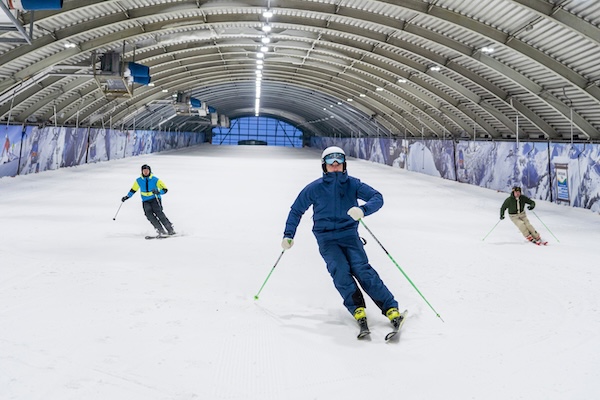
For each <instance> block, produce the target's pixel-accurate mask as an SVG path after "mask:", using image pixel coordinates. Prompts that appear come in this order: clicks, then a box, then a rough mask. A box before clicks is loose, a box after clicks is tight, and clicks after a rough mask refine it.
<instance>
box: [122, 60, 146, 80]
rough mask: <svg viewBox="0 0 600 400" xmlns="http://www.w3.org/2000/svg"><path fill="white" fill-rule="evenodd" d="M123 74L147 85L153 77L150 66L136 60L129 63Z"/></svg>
mask: <svg viewBox="0 0 600 400" xmlns="http://www.w3.org/2000/svg"><path fill="white" fill-rule="evenodd" d="M123 76H124V77H125V78H127V79H129V80H132V81H133V82H135V83H139V84H140V85H147V84H149V83H150V80H151V79H152V78H151V77H150V67H147V66H145V65H142V64H138V63H134V62H129V63H127V68H126V69H125V73H124V74H123Z"/></svg>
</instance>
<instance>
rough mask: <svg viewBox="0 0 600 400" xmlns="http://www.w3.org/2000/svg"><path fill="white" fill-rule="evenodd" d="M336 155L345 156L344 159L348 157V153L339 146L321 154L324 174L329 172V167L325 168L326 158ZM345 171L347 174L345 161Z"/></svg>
mask: <svg viewBox="0 0 600 400" xmlns="http://www.w3.org/2000/svg"><path fill="white" fill-rule="evenodd" d="M335 153H339V154H343V155H344V158H345V157H346V153H345V152H344V150H343V149H342V148H340V147H337V146H330V147H328V148H326V149H325V150H323V153H321V167H322V168H323V172H327V167H326V166H325V165H326V164H325V157H326V156H328V155H329V154H335ZM343 166H344V168H343V171H344V172H346V161H345V160H344V163H343Z"/></svg>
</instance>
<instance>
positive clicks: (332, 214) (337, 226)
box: [283, 172, 383, 241]
mask: <svg viewBox="0 0 600 400" xmlns="http://www.w3.org/2000/svg"><path fill="white" fill-rule="evenodd" d="M359 199H360V200H363V201H364V202H365V204H363V205H361V206H360V208H362V210H363V212H364V214H365V216H367V215H370V214H373V213H374V212H376V211H377V210H379V209H380V208H381V207H382V206H383V196H382V195H381V193H379V192H378V191H377V190H375V189H373V188H372V187H371V186H369V185H367V184H366V183H362V182H361V181H360V179H358V178H354V177H352V176H348V173H347V172H330V173H324V174H323V177H321V178H319V179H317V180H316V181H314V182H311V183H309V184H308V185H307V186H306V187H305V188H304V189H302V191H301V192H300V194H299V195H298V197H297V198H296V201H294V204H292V207H291V210H290V213H289V215H288V218H287V221H286V223H285V231H284V233H283V235H284V237H288V238H293V237H294V236H295V234H296V229H297V228H298V224H299V223H300V219H301V218H302V216H303V215H304V213H305V212H306V210H308V208H309V207H310V206H311V205H312V206H313V223H314V225H313V229H312V230H313V233H314V235H315V237H316V238H317V241H321V240H328V239H333V238H341V237H346V236H352V235H358V221H355V220H353V219H352V217H350V216H349V215H348V214H347V212H348V210H349V209H350V208H352V207H356V206H358V200H359Z"/></svg>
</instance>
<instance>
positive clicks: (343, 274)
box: [317, 235, 398, 314]
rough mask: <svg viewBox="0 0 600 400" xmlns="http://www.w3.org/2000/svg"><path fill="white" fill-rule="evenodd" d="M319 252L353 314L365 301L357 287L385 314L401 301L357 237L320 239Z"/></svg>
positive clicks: (345, 303)
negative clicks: (377, 269) (385, 282)
mask: <svg viewBox="0 0 600 400" xmlns="http://www.w3.org/2000/svg"><path fill="white" fill-rule="evenodd" d="M317 242H318V244H319V252H320V253H321V256H322V257H323V259H324V260H325V263H327V270H328V271H329V274H330V275H331V277H332V278H333V284H334V285H335V287H336V289H337V290H338V292H340V294H341V295H342V298H343V299H344V306H345V307H346V308H347V309H348V311H349V312H350V313H351V314H354V310H356V309H357V308H358V307H365V299H364V297H363V294H362V292H361V291H360V289H359V287H358V285H357V283H356V282H357V281H358V284H360V286H361V287H362V288H363V290H364V291H365V292H366V293H367V295H369V297H371V299H373V301H374V302H375V304H376V305H377V307H379V308H380V309H381V311H382V313H383V314H385V312H386V311H387V310H388V309H390V308H391V307H396V308H397V307H398V302H397V301H396V300H394V296H393V295H392V293H391V292H390V291H389V289H388V288H387V287H386V286H385V284H384V283H383V281H382V280H381V278H380V277H379V274H378V273H377V271H375V270H374V269H373V267H371V265H370V264H369V260H368V258H367V253H365V250H364V248H363V243H362V241H361V240H360V237H358V235H356V236H346V237H343V238H336V239H321V240H319V238H317Z"/></svg>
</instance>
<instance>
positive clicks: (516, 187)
mask: <svg viewBox="0 0 600 400" xmlns="http://www.w3.org/2000/svg"><path fill="white" fill-rule="evenodd" d="M512 191H513V192H520V191H521V186H513V188H512Z"/></svg>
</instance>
